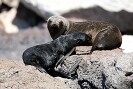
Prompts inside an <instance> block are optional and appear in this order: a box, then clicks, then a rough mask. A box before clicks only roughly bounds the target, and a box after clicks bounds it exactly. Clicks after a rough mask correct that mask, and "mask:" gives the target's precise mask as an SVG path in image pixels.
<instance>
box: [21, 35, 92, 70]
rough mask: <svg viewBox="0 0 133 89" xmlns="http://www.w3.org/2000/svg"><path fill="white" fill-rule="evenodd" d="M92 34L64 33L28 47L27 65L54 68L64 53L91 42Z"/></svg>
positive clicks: (25, 52)
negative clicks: (44, 42) (46, 41)
mask: <svg viewBox="0 0 133 89" xmlns="http://www.w3.org/2000/svg"><path fill="white" fill-rule="evenodd" d="M90 40H91V36H90V35H86V34H84V33H79V32H77V33H72V34H68V35H62V36H60V37H59V38H57V39H55V40H54V41H51V42H49V43H46V44H42V45H37V46H33V47H30V48H28V49H27V50H25V51H24V53H23V56H22V58H23V61H24V63H25V64H26V65H33V66H41V67H42V68H44V69H45V70H46V71H48V70H50V69H53V68H54V67H55V64H56V63H57V61H58V60H59V59H60V57H61V56H62V55H66V54H67V53H68V52H69V51H70V50H71V49H72V48H73V47H75V46H82V45H88V44H91V41H90Z"/></svg>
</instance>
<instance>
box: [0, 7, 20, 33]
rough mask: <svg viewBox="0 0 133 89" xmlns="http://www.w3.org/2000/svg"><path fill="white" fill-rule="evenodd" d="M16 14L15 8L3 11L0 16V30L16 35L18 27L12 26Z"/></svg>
mask: <svg viewBox="0 0 133 89" xmlns="http://www.w3.org/2000/svg"><path fill="white" fill-rule="evenodd" d="M16 14H17V10H16V8H12V9H11V10H9V11H3V12H2V13H1V14H0V29H1V30H2V29H3V30H5V32H6V33H17V32H18V31H19V30H18V27H17V26H15V25H14V24H12V22H13V20H14V18H15V16H16Z"/></svg>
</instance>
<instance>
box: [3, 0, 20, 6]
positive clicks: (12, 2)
mask: <svg viewBox="0 0 133 89" xmlns="http://www.w3.org/2000/svg"><path fill="white" fill-rule="evenodd" d="M1 1H2V3H4V4H6V5H8V6H9V7H14V8H17V7H18V5H19V0H1Z"/></svg>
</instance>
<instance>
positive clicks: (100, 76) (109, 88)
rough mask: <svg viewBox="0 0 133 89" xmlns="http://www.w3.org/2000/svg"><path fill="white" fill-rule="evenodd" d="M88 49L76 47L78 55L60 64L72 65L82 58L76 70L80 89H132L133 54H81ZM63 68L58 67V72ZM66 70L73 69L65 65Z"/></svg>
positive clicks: (106, 51)
mask: <svg viewBox="0 0 133 89" xmlns="http://www.w3.org/2000/svg"><path fill="white" fill-rule="evenodd" d="M90 48H91V47H82V46H81V47H77V48H76V52H77V54H78V55H72V56H70V57H69V58H67V59H66V60H65V61H64V63H63V64H62V66H65V65H64V64H66V62H67V63H71V64H74V63H75V61H74V60H76V59H77V60H79V59H78V58H82V61H81V62H80V63H79V66H78V68H77V69H76V72H77V76H78V77H77V78H78V84H79V85H80V86H81V89H132V87H133V81H132V80H133V53H128V54H125V53H123V52H122V50H121V49H114V50H103V51H94V52H93V53H92V54H91V55H83V54H82V53H85V52H86V53H88V51H89V50H90ZM85 49H86V50H85ZM87 49H88V50H87ZM72 62H73V63H72ZM63 68H65V67H60V70H64V69H63ZM67 68H68V69H70V68H73V65H69V67H68V65H67Z"/></svg>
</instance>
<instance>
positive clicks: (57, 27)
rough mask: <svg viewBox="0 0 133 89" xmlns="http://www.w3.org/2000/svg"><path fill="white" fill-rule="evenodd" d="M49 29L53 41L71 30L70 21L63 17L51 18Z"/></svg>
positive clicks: (48, 23)
mask: <svg viewBox="0 0 133 89" xmlns="http://www.w3.org/2000/svg"><path fill="white" fill-rule="evenodd" d="M47 27H48V30H49V32H50V35H51V37H52V38H53V39H56V38H57V37H59V36H60V35H61V34H63V33H64V32H65V31H67V30H68V29H69V21H68V20H67V19H65V18H64V17H62V16H51V17H50V18H49V19H48V20H47Z"/></svg>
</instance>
